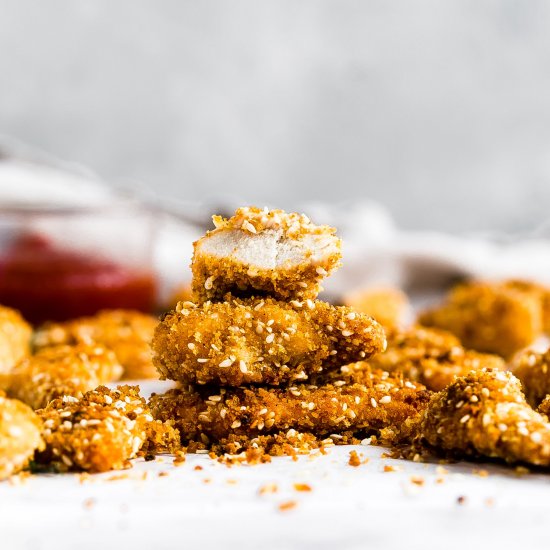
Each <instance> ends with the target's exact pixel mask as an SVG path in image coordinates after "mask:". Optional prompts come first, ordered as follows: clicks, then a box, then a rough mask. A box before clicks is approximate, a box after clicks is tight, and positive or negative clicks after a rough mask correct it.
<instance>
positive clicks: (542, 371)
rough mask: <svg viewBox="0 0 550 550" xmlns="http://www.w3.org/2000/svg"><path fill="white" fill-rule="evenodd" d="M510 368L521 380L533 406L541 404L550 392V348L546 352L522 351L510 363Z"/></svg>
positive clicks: (528, 399)
mask: <svg viewBox="0 0 550 550" xmlns="http://www.w3.org/2000/svg"><path fill="white" fill-rule="evenodd" d="M510 370H511V371H512V372H513V373H514V375H515V376H517V378H519V380H520V381H521V383H522V385H523V391H524V392H525V396H526V398H527V401H528V402H529V404H530V405H531V406H532V407H537V406H538V405H540V403H541V401H542V400H543V399H544V398H545V397H546V395H547V394H549V393H550V349H548V350H546V351H545V352H544V353H538V352H536V351H532V350H526V351H523V352H520V353H519V354H518V355H517V356H516V357H514V359H513V361H512V362H511V363H510Z"/></svg>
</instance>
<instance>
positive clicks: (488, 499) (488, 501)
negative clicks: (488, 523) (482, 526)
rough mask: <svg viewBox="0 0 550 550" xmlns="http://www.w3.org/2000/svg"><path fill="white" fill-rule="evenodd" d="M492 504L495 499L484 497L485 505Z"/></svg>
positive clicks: (491, 505)
mask: <svg viewBox="0 0 550 550" xmlns="http://www.w3.org/2000/svg"><path fill="white" fill-rule="evenodd" d="M494 505H495V499H493V498H491V497H489V498H486V499H485V506H488V507H489V508H491V507H493V506H494Z"/></svg>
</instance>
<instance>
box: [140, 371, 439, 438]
mask: <svg viewBox="0 0 550 550" xmlns="http://www.w3.org/2000/svg"><path fill="white" fill-rule="evenodd" d="M323 382H324V383H323V384H322V385H313V384H304V383H302V384H295V385H291V386H289V387H283V388H270V387H254V386H250V387H240V388H215V387H200V388H193V387H192V386H189V387H186V388H183V387H182V388H179V389H173V390H169V391H168V392H166V393H165V394H162V395H153V396H152V397H151V399H150V402H149V405H150V407H151V410H152V412H153V415H154V416H155V418H158V419H160V420H162V421H168V422H173V424H174V426H175V427H176V428H178V429H179V431H180V433H181V435H182V438H183V439H184V440H190V439H197V438H200V439H202V440H204V441H209V439H210V438H213V439H214V440H221V439H223V438H227V437H229V436H230V435H243V436H244V435H246V436H248V437H256V436H258V435H262V434H264V435H265V434H268V433H272V432H279V431H286V430H288V429H290V428H292V429H294V430H298V431H308V432H313V433H314V434H315V435H316V436H319V435H324V434H331V433H341V432H345V431H348V430H352V431H359V430H361V431H366V432H377V431H379V430H381V429H382V428H385V427H388V426H394V425H399V424H400V423H401V422H403V421H404V420H405V419H406V418H408V417H410V416H413V415H415V414H416V413H418V412H419V411H420V410H421V409H422V408H423V407H424V406H425V405H426V403H427V400H428V398H429V394H430V392H428V391H427V390H426V389H425V388H424V387H423V386H421V385H420V384H418V385H417V384H413V383H412V382H410V381H408V380H404V379H403V378H402V377H401V376H392V375H390V374H389V373H387V372H383V371H371V370H370V369H368V368H365V367H364V366H361V367H357V366H354V365H350V366H346V367H344V368H343V369H342V370H341V371H340V372H337V373H332V374H330V375H324V377H323Z"/></svg>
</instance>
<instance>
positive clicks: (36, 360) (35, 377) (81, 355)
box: [5, 344, 122, 409]
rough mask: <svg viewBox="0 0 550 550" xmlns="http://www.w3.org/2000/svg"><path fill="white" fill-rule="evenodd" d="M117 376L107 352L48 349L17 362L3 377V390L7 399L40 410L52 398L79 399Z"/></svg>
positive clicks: (111, 354)
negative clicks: (4, 382) (21, 402)
mask: <svg viewBox="0 0 550 550" xmlns="http://www.w3.org/2000/svg"><path fill="white" fill-rule="evenodd" d="M121 374H122V367H121V366H120V363H119V362H118V360H117V358H116V356H115V354H114V352H112V351H111V350H107V349H105V348H103V347H101V346H97V345H96V346H90V345H87V344H77V345H75V346H52V347H50V348H44V349H42V350H40V351H38V352H37V353H36V355H32V356H30V357H28V358H27V359H24V360H23V361H21V362H20V363H19V364H18V365H17V366H16V367H15V368H13V369H12V371H11V372H10V373H9V374H8V375H7V376H6V377H5V378H7V383H6V384H5V387H6V393H7V394H8V395H9V396H10V397H14V398H16V399H20V400H21V401H23V402H24V403H26V404H27V405H29V406H30V407H32V408H33V409H41V408H43V407H45V406H46V405H47V404H48V403H49V402H50V401H51V400H52V399H55V398H56V397H63V396H64V395H70V396H72V397H81V396H82V394H83V393H84V392H87V391H89V390H93V389H95V388H97V386H99V385H100V384H105V383H107V382H113V381H115V380H118V379H119V378H120V376H121Z"/></svg>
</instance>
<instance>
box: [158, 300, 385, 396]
mask: <svg viewBox="0 0 550 550" xmlns="http://www.w3.org/2000/svg"><path fill="white" fill-rule="evenodd" d="M385 346H386V340H385V336H384V331H383V329H382V327H381V326H380V325H379V324H378V323H377V322H376V321H374V320H373V319H371V318H370V317H367V316H366V315H361V314H358V313H355V312H354V311H353V310H352V309H351V308H346V307H335V306H331V305H329V304H326V303H324V302H320V301H315V302H314V301H311V300H309V301H306V302H297V301H293V302H291V303H285V302H278V301H276V300H273V299H271V298H265V299H249V300H238V299H234V300H232V301H230V302H224V303H215V304H212V303H210V302H207V303H205V304H203V305H202V306H196V305H195V304H193V303H190V302H186V303H181V304H179V305H178V308H177V309H176V311H173V312H171V313H169V314H168V315H166V316H165V318H164V319H163V320H162V321H161V323H160V324H159V325H158V327H157V329H156V331H155V336H154V338H153V344H152V347H153V352H154V362H155V364H156V366H157V368H158V370H159V372H160V374H161V377H162V378H168V379H171V380H177V381H180V382H183V383H197V384H208V383H217V384H221V385H229V386H240V385H242V384H250V383H257V384H259V383H261V384H273V385H277V384H281V383H285V382H291V381H293V380H304V379H307V378H308V377H309V376H311V375H312V374H315V373H319V372H321V371H330V370H334V369H336V368H338V367H339V366H340V365H342V364H346V363H350V362H353V361H358V360H360V359H364V358H367V357H369V356H371V355H372V354H374V353H377V352H378V351H381V350H383V349H385Z"/></svg>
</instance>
